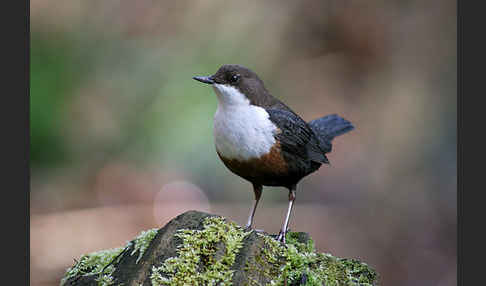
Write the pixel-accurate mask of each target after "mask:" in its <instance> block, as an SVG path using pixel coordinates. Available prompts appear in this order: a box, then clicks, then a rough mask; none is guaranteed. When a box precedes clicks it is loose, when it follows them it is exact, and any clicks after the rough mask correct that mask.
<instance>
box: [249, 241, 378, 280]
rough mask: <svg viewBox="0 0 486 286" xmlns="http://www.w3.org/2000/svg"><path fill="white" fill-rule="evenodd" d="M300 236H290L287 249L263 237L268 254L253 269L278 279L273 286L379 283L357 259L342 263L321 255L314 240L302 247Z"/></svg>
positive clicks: (370, 270)
mask: <svg viewBox="0 0 486 286" xmlns="http://www.w3.org/2000/svg"><path fill="white" fill-rule="evenodd" d="M297 235H298V233H288V234H287V237H286V239H287V245H286V246H284V245H282V244H280V243H279V242H277V241H276V240H274V239H273V238H271V237H268V236H264V235H261V236H262V237H263V239H264V242H265V246H264V250H263V251H262V255H261V256H260V257H257V258H256V264H257V265H255V266H254V267H253V268H252V269H253V270H257V271H258V270H260V271H262V269H264V272H261V273H260V274H262V275H264V276H265V277H268V278H274V279H273V280H271V282H270V285H289V284H292V283H298V285H306V286H314V285H316V286H317V285H319V286H321V285H326V286H339V285H349V286H351V285H353V286H354V285H356V286H358V285H359V286H367V285H373V283H374V282H375V281H376V279H377V274H376V272H375V271H374V270H372V269H371V268H369V267H368V266H367V265H366V264H364V263H361V262H359V261H358V260H354V259H340V258H337V257H334V256H332V255H330V254H325V253H317V252H316V249H315V247H314V242H313V241H312V240H309V241H308V242H307V243H306V244H304V243H300V242H298V240H297ZM269 264H270V265H269ZM268 266H270V268H269V267H268ZM275 277H276V278H275Z"/></svg>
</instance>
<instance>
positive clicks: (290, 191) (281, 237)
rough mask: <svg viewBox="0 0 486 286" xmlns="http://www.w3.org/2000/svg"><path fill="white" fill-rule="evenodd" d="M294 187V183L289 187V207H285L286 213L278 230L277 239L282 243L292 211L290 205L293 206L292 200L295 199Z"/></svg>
mask: <svg viewBox="0 0 486 286" xmlns="http://www.w3.org/2000/svg"><path fill="white" fill-rule="evenodd" d="M295 189H296V188H295V185H294V186H292V187H291V188H289V207H288V209H287V215H286V216H285V220H284V223H283V225H282V229H281V230H280V233H279V234H278V236H277V240H278V241H280V242H282V243H285V235H286V234H287V231H288V227H289V220H290V214H291V212H292V207H293V206H294V201H295Z"/></svg>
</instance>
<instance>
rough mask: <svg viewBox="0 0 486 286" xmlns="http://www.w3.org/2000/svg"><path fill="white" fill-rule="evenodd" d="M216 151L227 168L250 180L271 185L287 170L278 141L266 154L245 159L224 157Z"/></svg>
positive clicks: (285, 174) (286, 173) (284, 175)
mask: <svg viewBox="0 0 486 286" xmlns="http://www.w3.org/2000/svg"><path fill="white" fill-rule="evenodd" d="M216 151H217V153H218V156H219V157H220V159H221V160H222V161H223V163H224V164H225V166H226V167H227V168H228V169H230V170H231V171H232V172H233V173H235V174H237V175H239V176H241V177H243V178H245V179H247V180H249V181H251V182H255V183H261V184H264V185H266V184H268V185H273V184H276V183H277V181H279V180H281V178H283V177H286V176H287V175H288V172H289V166H288V164H287V162H286V161H285V159H284V157H283V155H282V152H281V148H280V142H278V141H277V142H276V143H275V144H274V145H273V146H272V148H271V149H270V151H269V152H268V153H267V154H264V155H262V156H260V157H258V158H250V159H247V160H241V159H229V158H225V157H224V156H222V155H221V154H220V153H219V152H218V150H216Z"/></svg>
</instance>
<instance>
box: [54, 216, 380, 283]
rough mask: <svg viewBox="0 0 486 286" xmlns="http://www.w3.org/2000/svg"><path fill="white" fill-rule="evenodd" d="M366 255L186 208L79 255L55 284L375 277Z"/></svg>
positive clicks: (352, 280)
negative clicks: (324, 248)
mask: <svg viewBox="0 0 486 286" xmlns="http://www.w3.org/2000/svg"><path fill="white" fill-rule="evenodd" d="M377 281H378V275H377V273H376V272H375V271H374V270H373V269H372V268H370V267H369V266H368V265H366V264H365V263H362V262H360V261H358V260H355V259H343V258H337V257H334V256H332V255H330V254H324V253H318V252H316V249H315V247H314V242H313V241H312V239H311V238H310V237H309V235H308V234H307V233H302V232H291V233H288V234H287V244H286V245H282V244H281V243H279V242H277V241H276V240H275V236H274V235H269V234H266V233H256V232H254V231H249V232H245V231H244V230H243V228H242V227H240V226H237V225H236V224H235V223H233V222H229V221H227V220H226V219H224V218H222V217H220V216H216V215H212V214H207V213H202V212H197V211H189V212H186V213H183V214H181V215H179V216H177V217H176V218H174V219H173V220H171V221H170V222H169V223H168V224H167V225H165V226H164V227H163V228H161V229H159V230H157V229H152V230H149V231H145V232H142V233H141V234H140V235H139V236H137V238H135V239H134V240H132V241H130V242H128V243H127V245H126V246H125V247H120V248H115V249H111V250H103V251H99V252H95V253H91V254H87V255H83V256H82V257H81V258H80V259H79V261H77V263H76V264H75V265H74V266H73V267H71V268H69V269H68V270H67V272H66V274H65V276H64V278H63V279H62V280H61V285H63V286H64V285H125V286H128V285H133V286H139V285H144V286H145V285H154V286H156V285H289V286H290V285H326V286H332V285H336V286H337V285H377Z"/></svg>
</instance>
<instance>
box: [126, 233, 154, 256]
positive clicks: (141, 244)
mask: <svg viewBox="0 0 486 286" xmlns="http://www.w3.org/2000/svg"><path fill="white" fill-rule="evenodd" d="M157 231H158V230H157V229H156V228H153V229H149V230H147V231H142V232H141V233H140V234H139V235H138V236H137V237H136V238H135V239H134V240H133V242H134V244H135V246H134V247H133V251H132V253H131V254H130V255H133V254H135V253H136V252H137V251H139V254H138V258H137V261H136V263H138V261H139V260H140V258H142V256H143V254H144V253H145V250H147V248H148V246H149V245H150V242H151V241H152V239H154V237H155V236H156V235H157Z"/></svg>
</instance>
